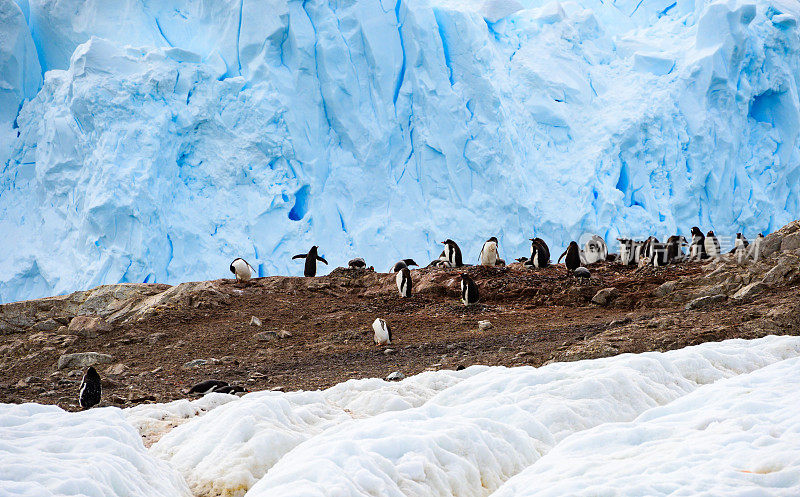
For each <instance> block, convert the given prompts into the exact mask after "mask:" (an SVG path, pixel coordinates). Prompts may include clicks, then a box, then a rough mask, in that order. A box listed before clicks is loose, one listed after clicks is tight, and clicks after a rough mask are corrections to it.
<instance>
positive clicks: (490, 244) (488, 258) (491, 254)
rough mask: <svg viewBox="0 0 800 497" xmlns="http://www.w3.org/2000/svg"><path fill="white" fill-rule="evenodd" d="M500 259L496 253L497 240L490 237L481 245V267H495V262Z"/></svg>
mask: <svg viewBox="0 0 800 497" xmlns="http://www.w3.org/2000/svg"><path fill="white" fill-rule="evenodd" d="M499 259H500V256H499V254H498V253H497V238H496V237H494V236H493V237H491V238H489V239H488V240H486V242H485V243H484V244H483V248H481V255H480V264H481V266H496V265H497V261H498V260H499Z"/></svg>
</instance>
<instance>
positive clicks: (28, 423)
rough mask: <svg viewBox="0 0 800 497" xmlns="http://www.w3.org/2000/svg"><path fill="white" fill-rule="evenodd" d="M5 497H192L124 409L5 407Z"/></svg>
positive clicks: (0, 412)
mask: <svg viewBox="0 0 800 497" xmlns="http://www.w3.org/2000/svg"><path fill="white" fill-rule="evenodd" d="M0 495H4V496H5V495H14V496H19V497H26V496H30V497H47V496H71V495H74V496H76V497H77V496H80V497H115V496H119V497H129V496H134V495H135V496H148V497H178V496H180V497H188V496H190V495H191V493H190V492H189V489H188V488H187V487H186V483H185V482H184V481H183V478H181V476H180V475H179V474H178V473H176V472H175V470H173V469H172V468H171V467H170V466H169V465H168V464H166V463H165V462H163V461H160V460H158V459H156V458H154V457H153V456H151V455H150V454H149V453H148V452H147V450H146V449H145V448H144V446H143V445H142V441H141V439H140V438H139V434H138V433H137V432H136V430H134V429H133V428H132V427H131V426H130V425H129V424H128V423H127V422H126V421H125V418H124V416H123V415H122V412H121V411H120V410H119V409H114V408H103V409H92V410H91V411H87V412H82V413H73V414H70V413H67V412H65V411H63V410H61V409H60V408H58V407H55V406H41V405H37V404H21V405H11V404H0Z"/></svg>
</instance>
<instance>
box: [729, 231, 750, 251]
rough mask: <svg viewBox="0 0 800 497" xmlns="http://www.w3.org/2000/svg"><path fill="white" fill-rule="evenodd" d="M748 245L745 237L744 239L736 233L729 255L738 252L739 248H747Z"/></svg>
mask: <svg viewBox="0 0 800 497" xmlns="http://www.w3.org/2000/svg"><path fill="white" fill-rule="evenodd" d="M748 245H750V242H748V241H747V237H745V236H744V235H743V234H741V233H736V240H735V241H734V242H733V248H732V249H731V251H730V253H731V254H732V253H734V252H736V251H737V250H739V247H744V248H747V246H748Z"/></svg>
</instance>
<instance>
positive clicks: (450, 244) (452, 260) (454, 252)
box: [442, 238, 464, 267]
mask: <svg viewBox="0 0 800 497" xmlns="http://www.w3.org/2000/svg"><path fill="white" fill-rule="evenodd" d="M442 243H443V244H444V257H445V260H446V261H447V262H448V263H449V265H450V267H461V266H463V265H464V264H463V263H462V262H461V249H460V248H458V244H457V243H456V242H454V241H453V240H451V239H449V238H448V239H447V240H445V241H443V242H442Z"/></svg>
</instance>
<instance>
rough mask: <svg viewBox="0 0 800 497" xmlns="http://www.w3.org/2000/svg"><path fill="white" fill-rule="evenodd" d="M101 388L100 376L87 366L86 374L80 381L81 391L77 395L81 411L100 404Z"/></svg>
mask: <svg viewBox="0 0 800 497" xmlns="http://www.w3.org/2000/svg"><path fill="white" fill-rule="evenodd" d="M101 391H102V387H101V385H100V375H99V374H97V371H96V370H95V369H94V368H93V367H92V366H89V369H87V370H86V373H84V375H83V379H82V380H81V389H80V393H79V394H78V405H80V406H81V409H89V408H91V407H93V406H96V405H97V404H99V403H100V394H101Z"/></svg>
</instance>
